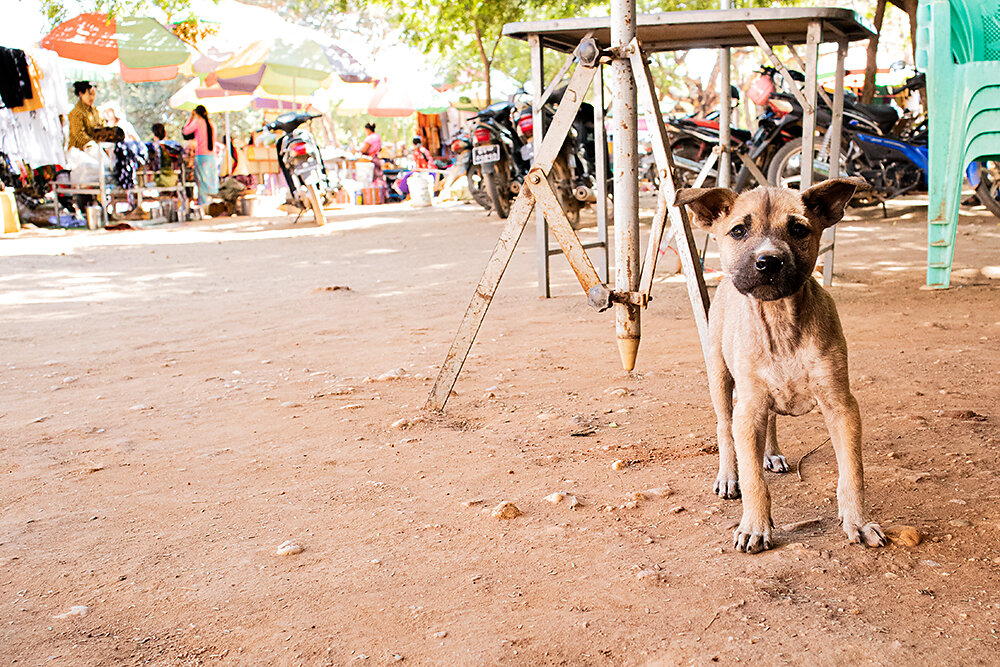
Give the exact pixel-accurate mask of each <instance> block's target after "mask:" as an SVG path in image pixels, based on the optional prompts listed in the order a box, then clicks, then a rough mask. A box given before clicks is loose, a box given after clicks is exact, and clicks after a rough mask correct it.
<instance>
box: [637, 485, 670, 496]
mask: <svg viewBox="0 0 1000 667" xmlns="http://www.w3.org/2000/svg"><path fill="white" fill-rule="evenodd" d="M673 493H674V492H673V490H671V489H670V487H668V486H656V487H653V488H652V489H646V490H645V491H643V494H644V495H647V496H650V497H653V498H666V497H667V496H669V495H672V494H673Z"/></svg>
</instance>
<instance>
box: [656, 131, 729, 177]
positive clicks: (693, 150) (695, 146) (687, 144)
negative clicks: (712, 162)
mask: <svg viewBox="0 0 1000 667" xmlns="http://www.w3.org/2000/svg"><path fill="white" fill-rule="evenodd" d="M671 151H673V154H674V155H675V156H677V157H682V158H684V159H686V160H691V161H692V162H698V163H699V164H704V163H705V159H706V158H702V159H700V160H699V159H698V156H699V154H700V153H701V144H700V143H699V142H698V141H696V140H694V139H681V140H679V141H677V142H675V143H674V144H673V146H671ZM653 168H654V169H655V168H656V166H655V165H654V166H653ZM677 173H678V174H680V178H681V184H680V185H681V187H682V188H690V187H691V186H693V185H694V182H695V181H696V180H697V179H698V172H695V171H691V170H690V169H684V168H682V167H677ZM659 184H660V179H659V178H657V179H656V185H657V187H659ZM701 187H703V188H714V187H715V179H714V178H712V177H711V176H708V177H706V178H705V180H704V182H702V184H701Z"/></svg>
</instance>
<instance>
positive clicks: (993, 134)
mask: <svg viewBox="0 0 1000 667" xmlns="http://www.w3.org/2000/svg"><path fill="white" fill-rule="evenodd" d="M917 68H918V69H919V70H921V71H923V72H925V73H926V75H927V99H928V106H929V108H928V117H929V120H930V123H929V126H930V174H929V181H930V183H929V190H930V193H929V194H930V197H929V200H930V201H929V204H928V209H927V227H928V229H927V285H928V286H930V287H936V288H940V289H947V288H948V287H949V285H950V284H951V264H952V260H953V259H954V256H955V237H956V232H957V230H958V206H959V202H960V200H961V196H962V181H963V178H964V174H965V169H966V167H967V166H968V165H969V164H970V163H972V162H976V161H979V160H1000V157H998V156H1000V0H920V4H919V5H918V8H917Z"/></svg>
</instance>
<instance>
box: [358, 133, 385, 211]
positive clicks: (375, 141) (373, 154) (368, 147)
mask: <svg viewBox="0 0 1000 667" xmlns="http://www.w3.org/2000/svg"><path fill="white" fill-rule="evenodd" d="M381 150H382V137H380V136H379V135H378V132H376V131H375V123H365V140H364V142H362V144H361V154H362V155H367V156H368V157H369V158H371V161H372V165H373V166H374V168H375V169H374V174H373V176H372V187H373V188H378V189H379V190H380V191H383V190H385V176H384V175H383V174H382V158H380V157H379V155H378V154H379V152H381ZM384 196H385V193H384V192H382V194H381V197H384ZM381 197H380V199H381Z"/></svg>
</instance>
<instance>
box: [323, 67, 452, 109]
mask: <svg viewBox="0 0 1000 667" xmlns="http://www.w3.org/2000/svg"><path fill="white" fill-rule="evenodd" d="M341 89H343V90H344V93H343V99H342V101H341V102H340V104H339V105H338V106H337V113H338V114H340V115H344V116H350V115H365V116H376V117H382V118H387V117H403V116H412V115H413V114H415V113H417V112H420V113H427V114H430V113H441V112H442V111H444V110H445V109H447V108H448V106H449V105H448V100H447V99H445V96H444V95H442V94H441V93H439V92H438V91H436V90H435V89H434V88H433V87H432V86H431V85H429V84H424V83H420V82H419V81H415V80H413V79H412V78H402V77H394V78H392V79H388V80H386V81H380V82H378V84H377V85H376V86H374V87H373V86H370V85H362V86H342V87H341ZM341 89H337V90H335V91H334V92H338V91H339V90H341Z"/></svg>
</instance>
